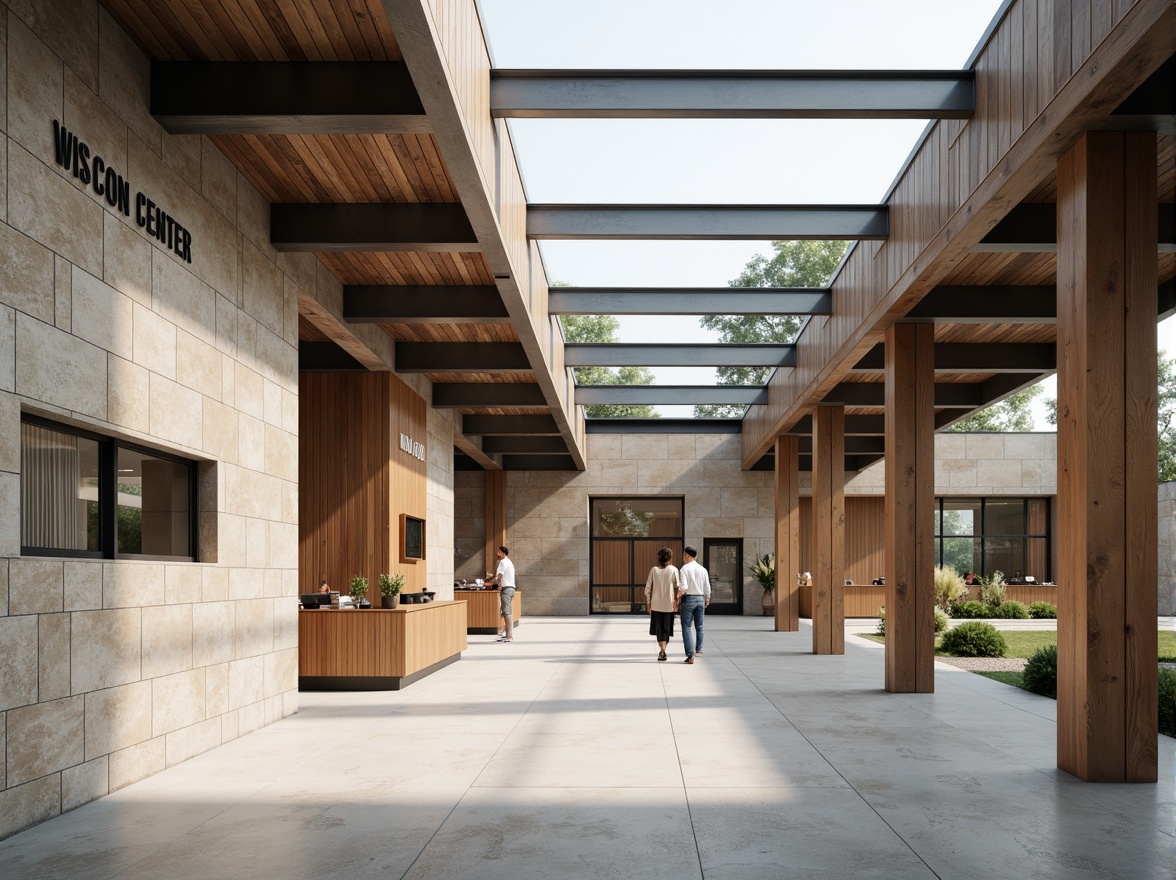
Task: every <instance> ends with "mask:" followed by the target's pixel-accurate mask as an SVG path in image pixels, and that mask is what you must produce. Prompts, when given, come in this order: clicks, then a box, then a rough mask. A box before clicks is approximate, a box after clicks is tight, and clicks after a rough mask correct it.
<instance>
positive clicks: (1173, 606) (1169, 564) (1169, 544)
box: [1158, 480, 1176, 614]
mask: <svg viewBox="0 0 1176 880" xmlns="http://www.w3.org/2000/svg"><path fill="white" fill-rule="evenodd" d="M1159 526H1160V528H1159V541H1158V544H1159V554H1160V559H1159V570H1158V574H1159V596H1158V599H1159V607H1160V614H1176V480H1173V481H1171V482H1167V483H1160V523H1159Z"/></svg>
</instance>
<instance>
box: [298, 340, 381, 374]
mask: <svg viewBox="0 0 1176 880" xmlns="http://www.w3.org/2000/svg"><path fill="white" fill-rule="evenodd" d="M351 371H356V372H366V371H367V367H365V366H364V365H363V364H361V363H360V362H359V361H357V360H356V359H355V358H353V357H352V356H351V355H350V354H348V353H347V352H346V351H344V350H343V349H342V348H340V347H339V346H338V345H336V344H335V343H334V342H299V343H298V372H300V373H334V372H351Z"/></svg>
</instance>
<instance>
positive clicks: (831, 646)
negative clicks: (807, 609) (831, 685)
mask: <svg viewBox="0 0 1176 880" xmlns="http://www.w3.org/2000/svg"><path fill="white" fill-rule="evenodd" d="M812 590H813V653H814V654H844V653H845V407H843V406H824V405H822V406H819V407H817V410H816V412H814V413H813V587H812Z"/></svg>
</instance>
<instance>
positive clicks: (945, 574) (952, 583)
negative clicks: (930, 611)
mask: <svg viewBox="0 0 1176 880" xmlns="http://www.w3.org/2000/svg"><path fill="white" fill-rule="evenodd" d="M967 595H968V588H967V587H966V586H964V579H963V578H962V577H960V575H959V573H958V572H957V571H956V570H955V569H954V568H952V567H951V566H950V565H945V566H943V567H942V568H939V567H938V566H937V567H936V568H935V605H936V606H937V607H939V608H942V609H943V610H944V611H947V610H948V609H949V608H951V606H952V605H953V604H954V603H956V602H958V601H959V600H960V599H961V598H963V597H965V596H967Z"/></svg>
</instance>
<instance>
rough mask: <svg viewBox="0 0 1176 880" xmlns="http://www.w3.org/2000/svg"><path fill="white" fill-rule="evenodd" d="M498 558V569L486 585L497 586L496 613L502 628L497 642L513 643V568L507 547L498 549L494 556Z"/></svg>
mask: <svg viewBox="0 0 1176 880" xmlns="http://www.w3.org/2000/svg"><path fill="white" fill-rule="evenodd" d="M495 555H496V556H497V557H498V568H497V569H495V571H494V577H492V578H491V579H490V580H489V581H488V583H490V584H493V585H497V587H498V590H499V593H498V611H499V613H500V614H501V615H502V620H503V627H502V635H500V636H499V637H498V639H497V641H500V642H513V641H514V611H513V609H512V607H511V606H512V604H513V602H514V594H515V567H514V563H513V562H511V560H510V549H509V548H507V547H499V548H498V552H497V553H496V554H495Z"/></svg>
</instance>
